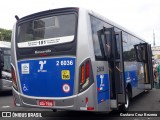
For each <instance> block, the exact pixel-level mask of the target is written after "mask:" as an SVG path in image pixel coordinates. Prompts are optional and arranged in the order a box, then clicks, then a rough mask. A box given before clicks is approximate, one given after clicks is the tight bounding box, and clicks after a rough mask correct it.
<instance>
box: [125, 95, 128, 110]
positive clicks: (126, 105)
mask: <svg viewBox="0 0 160 120" xmlns="http://www.w3.org/2000/svg"><path fill="white" fill-rule="evenodd" d="M126 100H127V101H126V104H125V108H128V106H129V98H128V95H126Z"/></svg>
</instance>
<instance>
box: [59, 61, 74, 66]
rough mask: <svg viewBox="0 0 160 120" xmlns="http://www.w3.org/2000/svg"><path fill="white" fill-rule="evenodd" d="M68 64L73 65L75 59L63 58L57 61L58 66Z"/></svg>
mask: <svg viewBox="0 0 160 120" xmlns="http://www.w3.org/2000/svg"><path fill="white" fill-rule="evenodd" d="M66 65H68V66H69V65H73V60H61V61H56V66H66Z"/></svg>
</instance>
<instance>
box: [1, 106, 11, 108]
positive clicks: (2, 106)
mask: <svg viewBox="0 0 160 120" xmlns="http://www.w3.org/2000/svg"><path fill="white" fill-rule="evenodd" d="M10 107H11V106H2V107H1V108H10Z"/></svg>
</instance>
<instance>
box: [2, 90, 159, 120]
mask: <svg viewBox="0 0 160 120" xmlns="http://www.w3.org/2000/svg"><path fill="white" fill-rule="evenodd" d="M0 111H46V109H35V108H23V107H14V105H13V98H12V92H11V91H5V92H0ZM47 111H50V112H43V114H45V115H46V116H50V117H46V118H23V119H29V120H32V119H34V120H64V119H65V120H68V119H73V120H77V119H78V120H79V119H80V120H82V119H83V120H84V119H89V120H92V119H96V120H97V119H98V120H160V117H119V116H120V113H119V112H118V111H113V112H111V113H93V112H75V111H58V112H55V113H54V112H52V111H51V110H48V109H47ZM129 111H133V113H136V112H137V111H142V113H143V112H145V111H153V113H158V112H157V111H159V112H160V90H155V89H153V90H152V91H150V92H147V93H142V94H140V95H138V96H137V97H135V98H134V99H133V100H132V101H131V104H130V109H129ZM138 113H139V112H138ZM159 114H160V113H159ZM110 116H114V117H110ZM2 119H3V120H8V119H9V118H0V120H2ZM10 119H11V120H12V119H15V120H21V119H22V118H10Z"/></svg>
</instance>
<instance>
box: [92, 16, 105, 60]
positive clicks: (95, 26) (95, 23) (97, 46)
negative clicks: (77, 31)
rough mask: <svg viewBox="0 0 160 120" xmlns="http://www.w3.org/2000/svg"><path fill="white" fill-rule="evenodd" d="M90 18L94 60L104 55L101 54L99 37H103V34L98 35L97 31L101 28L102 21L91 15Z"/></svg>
mask: <svg viewBox="0 0 160 120" xmlns="http://www.w3.org/2000/svg"><path fill="white" fill-rule="evenodd" d="M90 18H91V28H92V38H93V46H94V53H95V57H96V60H100V59H102V58H104V56H103V55H102V51H101V47H100V40H99V39H100V38H101V37H102V38H104V36H98V31H100V30H101V29H103V23H102V22H101V21H100V20H99V19H97V18H95V17H93V16H91V17H90Z"/></svg>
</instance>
